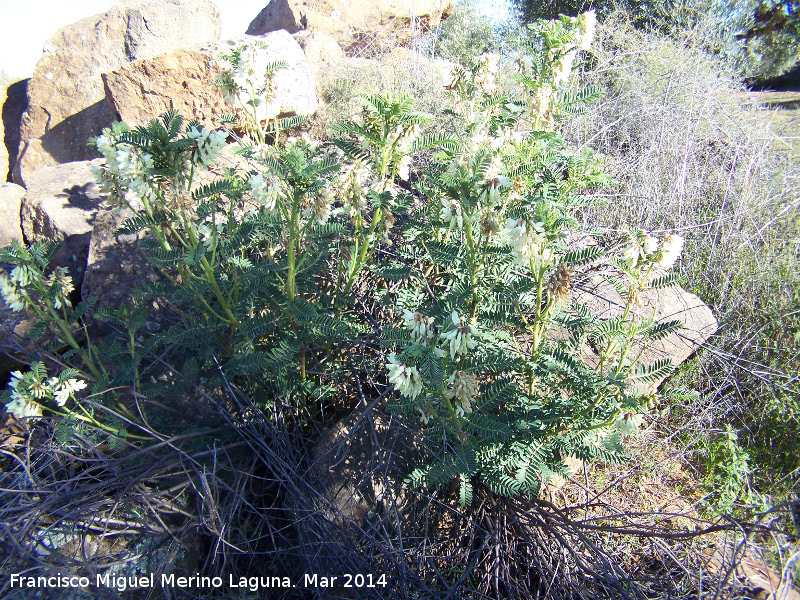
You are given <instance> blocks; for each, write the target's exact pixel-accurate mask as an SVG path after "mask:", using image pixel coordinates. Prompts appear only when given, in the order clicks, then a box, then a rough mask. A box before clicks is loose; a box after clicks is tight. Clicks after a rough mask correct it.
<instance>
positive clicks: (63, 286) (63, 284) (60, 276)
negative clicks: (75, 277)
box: [12, 267, 75, 309]
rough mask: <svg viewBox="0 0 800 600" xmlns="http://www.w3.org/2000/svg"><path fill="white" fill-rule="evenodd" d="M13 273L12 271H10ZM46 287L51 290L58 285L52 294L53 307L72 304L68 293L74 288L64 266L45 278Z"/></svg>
mask: <svg viewBox="0 0 800 600" xmlns="http://www.w3.org/2000/svg"><path fill="white" fill-rule="evenodd" d="M12 275H13V273H12ZM46 283H47V287H48V289H49V290H52V289H53V287H54V286H58V292H57V293H54V294H53V308H56V309H58V308H61V307H62V306H64V305H66V306H72V303H71V302H70V300H69V295H70V294H71V293H72V292H73V290H74V289H75V286H74V285H73V283H72V277H70V276H69V271H68V269H66V268H65V267H59V268H57V269H54V270H53V272H52V273H50V276H49V277H48V278H47V280H46Z"/></svg>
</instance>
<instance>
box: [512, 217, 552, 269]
mask: <svg viewBox="0 0 800 600" xmlns="http://www.w3.org/2000/svg"><path fill="white" fill-rule="evenodd" d="M502 235H503V237H504V239H505V240H506V243H507V244H508V245H509V246H511V252H512V254H513V256H514V264H516V265H519V266H526V267H530V265H531V261H533V265H534V267H541V266H542V265H543V264H546V263H548V262H549V261H550V258H551V257H552V255H553V251H552V250H550V249H549V248H545V247H544V245H545V244H546V243H547V236H546V235H545V232H544V223H542V222H541V221H539V222H534V221H533V220H530V219H508V221H507V222H506V225H505V227H504V228H503V232H502Z"/></svg>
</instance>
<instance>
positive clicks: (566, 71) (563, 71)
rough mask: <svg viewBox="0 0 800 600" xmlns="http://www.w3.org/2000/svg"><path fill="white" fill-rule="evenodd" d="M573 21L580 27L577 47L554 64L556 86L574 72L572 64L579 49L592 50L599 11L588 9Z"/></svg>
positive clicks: (576, 40) (554, 83)
mask: <svg viewBox="0 0 800 600" xmlns="http://www.w3.org/2000/svg"><path fill="white" fill-rule="evenodd" d="M572 22H573V23H574V24H575V25H577V27H578V31H577V32H576V34H575V47H574V48H573V49H572V50H570V51H569V52H567V53H566V54H564V55H562V56H561V57H560V58H559V59H558V61H556V62H555V64H554V65H553V85H555V86H556V87H559V86H560V85H561V84H562V83H565V82H566V81H567V80H568V79H569V76H570V75H571V74H572V65H573V63H574V62H575V57H576V56H577V54H578V50H591V48H592V39H593V38H594V30H595V28H596V27H597V13H596V12H595V11H594V10H590V11H587V12H585V13H583V14H581V15H578V16H577V17H573V18H572Z"/></svg>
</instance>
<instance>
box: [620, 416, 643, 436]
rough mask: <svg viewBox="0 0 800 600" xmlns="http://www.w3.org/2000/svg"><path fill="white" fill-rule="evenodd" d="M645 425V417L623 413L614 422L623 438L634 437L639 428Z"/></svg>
mask: <svg viewBox="0 0 800 600" xmlns="http://www.w3.org/2000/svg"><path fill="white" fill-rule="evenodd" d="M643 423H644V417H643V416H642V415H639V414H634V413H623V414H621V415H620V416H619V418H618V419H617V420H616V421H615V422H614V427H615V428H616V429H617V431H619V433H620V434H621V435H623V436H632V435H635V434H636V433H638V432H639V427H641V426H642V424H643Z"/></svg>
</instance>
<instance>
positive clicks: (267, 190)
mask: <svg viewBox="0 0 800 600" xmlns="http://www.w3.org/2000/svg"><path fill="white" fill-rule="evenodd" d="M280 189H281V180H280V179H279V178H278V176H277V175H271V174H268V175H267V176H266V178H265V177H264V176H263V175H261V174H260V173H259V174H258V175H251V176H250V190H251V191H252V192H253V198H255V200H256V202H258V203H259V204H260V205H261V206H263V207H264V208H265V209H266V210H267V212H269V213H271V212H273V211H274V210H275V203H276V201H277V199H278V193H279V192H280Z"/></svg>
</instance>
